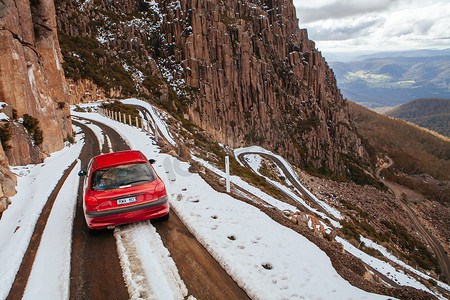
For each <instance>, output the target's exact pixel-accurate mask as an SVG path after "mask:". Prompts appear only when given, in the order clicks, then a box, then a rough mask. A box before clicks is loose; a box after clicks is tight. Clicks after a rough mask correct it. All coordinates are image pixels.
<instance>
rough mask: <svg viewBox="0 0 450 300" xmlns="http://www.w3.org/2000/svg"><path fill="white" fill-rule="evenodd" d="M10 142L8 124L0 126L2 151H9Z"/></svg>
mask: <svg viewBox="0 0 450 300" xmlns="http://www.w3.org/2000/svg"><path fill="white" fill-rule="evenodd" d="M10 140H11V131H10V130H9V123H6V124H4V125H3V126H0V141H1V143H2V147H3V150H5V151H8V150H11V148H12V146H11V145H10V144H8V142H9V141H10Z"/></svg>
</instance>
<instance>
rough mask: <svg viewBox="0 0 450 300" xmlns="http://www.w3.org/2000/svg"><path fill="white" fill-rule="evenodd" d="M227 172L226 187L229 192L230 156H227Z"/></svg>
mask: <svg viewBox="0 0 450 300" xmlns="http://www.w3.org/2000/svg"><path fill="white" fill-rule="evenodd" d="M225 173H226V187H227V193H229V192H230V157H229V156H228V155H227V156H225Z"/></svg>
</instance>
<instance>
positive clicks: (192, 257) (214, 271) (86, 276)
mask: <svg viewBox="0 0 450 300" xmlns="http://www.w3.org/2000/svg"><path fill="white" fill-rule="evenodd" d="M73 123H74V124H75V125H76V126H78V127H80V128H81V129H82V132H83V133H84V135H85V144H84V147H83V149H82V152H81V154H80V157H79V158H80V160H81V163H82V169H86V167H87V164H88V162H89V160H90V158H92V157H93V156H95V155H98V154H100V153H108V152H109V151H111V150H112V151H122V150H128V149H129V146H128V145H127V144H126V143H125V141H124V140H123V139H122V138H121V137H120V135H119V134H118V133H117V132H116V131H114V130H113V129H112V128H111V127H108V126H106V125H105V124H103V123H100V122H95V121H92V120H84V119H81V118H77V119H74V120H73ZM89 123H92V124H93V125H94V126H97V127H99V128H100V129H101V131H102V133H103V135H104V139H103V140H104V143H103V145H99V139H98V137H96V134H95V133H94V132H93V131H92V130H91V129H90V128H89V126H88V124H89ZM97 134H98V133H97ZM72 168H73V166H72ZM72 168H69V169H68V170H66V173H67V175H68V174H69V173H70V171H71V170H72ZM67 175H65V176H63V177H62V178H61V180H60V182H59V183H58V186H59V187H60V186H62V184H63V183H64V181H65V178H66V177H67ZM82 185H83V182H82V181H81V180H80V184H79V190H78V199H77V207H76V214H75V218H74V224H73V232H72V254H71V274H70V299H129V298H130V295H129V293H128V289H127V286H126V284H125V281H124V277H123V275H122V273H123V271H122V268H121V266H120V260H119V257H118V253H117V245H116V239H115V237H114V234H113V233H114V231H113V230H99V231H90V230H88V228H87V226H86V224H85V220H84V216H83V210H82V188H83V187H82ZM58 186H57V188H56V189H55V191H54V193H53V194H55V195H54V197H56V194H57V193H58V191H59V190H58ZM53 194H52V195H53ZM53 201H54V199H53ZM46 207H48V208H46V209H44V212H43V213H42V214H41V218H40V220H39V221H38V226H37V227H36V229H35V233H34V234H33V238H32V241H31V243H30V245H29V247H28V250H27V252H26V254H25V256H24V259H23V262H22V265H21V267H20V270H19V272H18V274H17V276H16V279H15V282H14V284H13V287H12V288H11V290H10V293H9V295H8V298H7V299H20V298H21V297H22V295H23V293H24V290H25V287H26V284H27V280H28V276H29V275H30V271H31V267H32V265H33V262H34V258H35V253H36V252H37V249H38V248H39V243H40V236H41V235H42V232H43V230H44V229H45V224H46V222H47V218H48V214H49V213H50V211H51V208H52V202H51V199H50V198H49V200H48V204H47V206H46ZM45 211H47V212H46V213H45ZM39 224H41V225H39ZM149 226H154V227H155V228H156V231H157V232H158V234H159V235H160V236H161V239H162V241H163V243H164V246H165V247H166V248H167V249H168V251H169V252H170V254H171V257H172V259H173V260H174V262H175V264H176V266H177V268H178V271H179V274H180V276H181V279H182V280H183V281H184V283H185V285H186V287H187V289H188V291H189V295H193V296H195V298H196V299H249V298H248V296H247V294H246V293H245V292H244V291H243V290H242V289H241V288H240V287H239V286H238V285H237V284H236V282H234V281H233V279H232V278H231V277H230V276H229V275H228V274H227V273H226V272H225V271H224V270H223V268H222V267H221V266H220V265H219V263H218V262H217V261H216V260H214V258H213V257H212V256H211V255H210V254H209V252H208V251H207V250H206V249H205V248H204V247H203V246H202V245H201V244H200V243H199V242H198V241H197V240H196V239H195V237H194V236H193V235H192V234H191V233H190V232H189V230H188V229H187V228H186V226H185V225H184V224H183V223H182V222H181V221H180V219H179V218H178V217H177V215H176V213H175V212H174V211H171V217H170V219H169V220H168V221H165V222H157V221H155V222H154V224H152V225H149Z"/></svg>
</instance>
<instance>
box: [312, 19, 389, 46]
mask: <svg viewBox="0 0 450 300" xmlns="http://www.w3.org/2000/svg"><path fill="white" fill-rule="evenodd" d="M380 22H382V20H381V19H373V20H367V21H364V22H361V23H359V24H357V25H345V24H344V25H342V26H337V27H333V28H324V27H322V26H320V25H318V26H309V27H308V32H309V35H310V36H314V39H315V40H317V41H341V40H348V39H351V38H355V37H360V36H363V35H365V34H364V33H365V32H366V31H367V29H368V28H370V27H372V26H377V24H379V23H380Z"/></svg>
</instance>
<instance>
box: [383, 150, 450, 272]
mask: <svg viewBox="0 0 450 300" xmlns="http://www.w3.org/2000/svg"><path fill="white" fill-rule="evenodd" d="M387 159H388V162H387V163H386V164H384V165H382V166H380V167H379V168H377V170H376V173H375V174H376V176H377V178H378V179H379V180H381V182H383V183H384V184H385V185H386V186H387V187H388V188H389V189H390V190H391V191H392V192H393V193H394V195H395V198H396V199H397V200H398V203H400V204H401V206H402V207H403V209H404V210H405V212H406V213H407V215H408V217H409V219H410V220H411V222H413V224H414V226H416V228H417V230H418V231H419V232H420V234H421V235H422V236H423V237H424V239H425V240H426V241H427V243H428V245H429V246H430V248H431V249H432V250H433V252H434V253H435V255H436V257H437V259H438V263H439V267H440V268H441V270H442V273H443V274H444V276H445V277H446V278H447V280H450V262H449V259H448V255H447V253H446V252H445V250H444V248H443V247H442V245H441V243H440V242H439V241H438V239H437V238H435V237H434V236H433V235H432V234H431V233H430V232H429V231H428V230H427V229H426V228H425V226H423V225H422V223H421V222H420V220H419V218H418V217H417V215H416V214H415V212H414V211H413V209H412V208H411V207H410V206H409V205H408V195H411V194H414V192H413V191H411V190H409V189H408V188H406V187H404V186H400V185H398V184H395V183H392V182H389V181H386V180H384V179H383V178H381V177H380V173H381V171H382V170H383V169H387V168H389V167H391V166H392V165H393V161H392V159H391V158H389V157H387ZM404 197H406V200H405V201H404V200H403V198H404Z"/></svg>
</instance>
